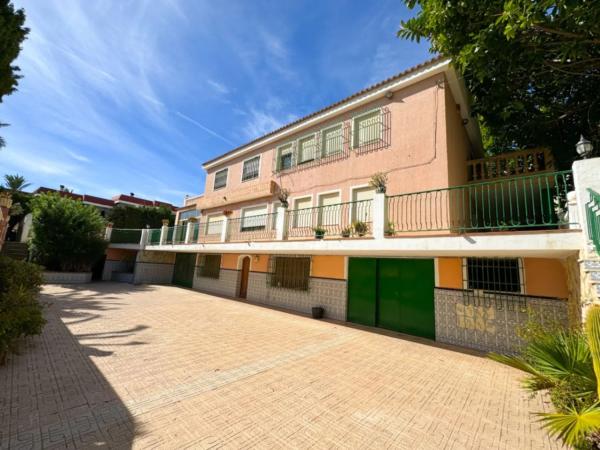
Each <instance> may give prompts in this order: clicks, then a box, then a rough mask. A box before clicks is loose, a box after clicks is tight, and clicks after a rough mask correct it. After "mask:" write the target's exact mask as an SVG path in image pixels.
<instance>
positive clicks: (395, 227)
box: [386, 170, 573, 234]
mask: <svg viewBox="0 0 600 450" xmlns="http://www.w3.org/2000/svg"><path fill="white" fill-rule="evenodd" d="M572 189H573V176H572V171H570V170H566V171H562V172H553V173H545V174H539V175H530V176H522V177H516V178H510V179H502V180H497V181H488V182H483V183H474V184H468V185H463V186H454V187H450V188H444V189H433V190H429V191H422V192H413V193H408V194H400V195H394V196H389V197H387V199H386V201H387V208H388V229H389V230H390V231H391V232H390V233H389V234H398V233H404V232H419V231H445V230H450V231H454V232H459V233H460V232H468V231H507V230H514V229H522V228H527V229H536V228H537V229H548V228H558V227H560V226H565V225H568V224H569V219H568V217H567V215H566V214H564V211H566V210H567V207H566V204H567V193H568V192H569V191H571V190H572Z"/></svg>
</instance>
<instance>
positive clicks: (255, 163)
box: [242, 156, 260, 181]
mask: <svg viewBox="0 0 600 450" xmlns="http://www.w3.org/2000/svg"><path fill="white" fill-rule="evenodd" d="M259 169H260V156H255V157H254V158H250V159H247V160H246V161H244V167H243V169H242V181H248V180H254V179H255V178H258V172H259Z"/></svg>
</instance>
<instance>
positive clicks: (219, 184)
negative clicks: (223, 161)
mask: <svg viewBox="0 0 600 450" xmlns="http://www.w3.org/2000/svg"><path fill="white" fill-rule="evenodd" d="M227 172H229V169H222V170H219V171H218V172H217V173H215V184H214V187H213V190H215V191H216V190H217V189H221V188H224V187H225V186H227Z"/></svg>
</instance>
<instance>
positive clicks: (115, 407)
mask: <svg viewBox="0 0 600 450" xmlns="http://www.w3.org/2000/svg"><path fill="white" fill-rule="evenodd" d="M42 301H44V302H49V303H50V306H49V307H48V309H47V310H46V313H45V314H46V317H47V319H48V324H47V326H46V328H45V329H44V332H43V334H42V335H41V336H39V337H35V338H32V339H29V340H28V341H27V342H26V343H25V345H24V348H23V349H22V352H21V354H19V355H14V356H11V357H10V358H9V361H8V363H7V365H6V366H4V367H2V368H0V448H15V449H16V448H117V449H120V448H189V449H197V448H201V449H204V448H205V449H210V448H260V449H262V448H265V449H268V448H282V447H287V448H317V449H321V448H323V449H325V448H400V449H404V448H406V449H410V450H416V449H479V448H507V449H509V448H510V449H515V448H518V449H558V448H560V446H559V445H558V444H557V443H556V442H554V441H553V440H551V439H549V438H548V437H547V436H546V434H545V433H544V432H543V431H542V430H540V429H539V427H538V425H537V424H535V423H532V421H531V416H530V412H531V411H544V410H547V409H548V407H549V405H548V404H547V402H546V401H544V399H542V398H539V397H538V398H533V399H532V398H529V396H528V394H527V393H525V392H523V391H522V390H521V389H520V388H519V379H520V377H521V376H522V375H521V374H520V373H519V372H517V371H515V370H513V369H510V368H508V367H504V366H501V365H499V364H496V363H494V362H492V361H490V360H488V359H486V358H484V357H482V356H480V355H476V354H472V353H465V352H460V351H458V350H457V349H449V348H444V347H442V346H437V345H434V344H432V343H429V342H425V341H419V340H415V339H410V338H408V337H406V336H401V335H396V334H393V333H377V332H372V331H369V330H364V329H359V328H356V327H350V326H347V325H346V324H340V323H334V322H324V321H315V320H312V319H310V318H307V317H302V316H298V315H294V314H290V313H286V312H283V311H277V310H273V309H268V308H264V307H261V306H257V305H251V304H248V303H243V302H238V301H234V300H228V299H224V298H220V297H215V296H211V295H206V294H202V293H198V292H194V291H190V290H185V289H178V288H175V287H169V286H131V285H126V284H115V283H99V284H90V285H86V286H75V287H66V286H63V287H61V286H47V287H45V288H44V290H43V293H42Z"/></svg>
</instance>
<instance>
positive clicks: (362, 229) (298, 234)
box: [287, 200, 373, 238]
mask: <svg viewBox="0 0 600 450" xmlns="http://www.w3.org/2000/svg"><path fill="white" fill-rule="evenodd" d="M287 214H288V217H287V236H288V237H289V238H311V237H315V235H316V234H318V231H317V230H316V229H317V228H320V229H322V230H324V237H325V238H327V237H332V236H341V237H345V238H348V237H364V236H370V235H371V234H372V231H373V230H372V216H373V201H372V200H362V201H356V202H346V203H337V204H334V205H327V206H317V207H314V208H304V209H295V210H291V211H288V213H287Z"/></svg>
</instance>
